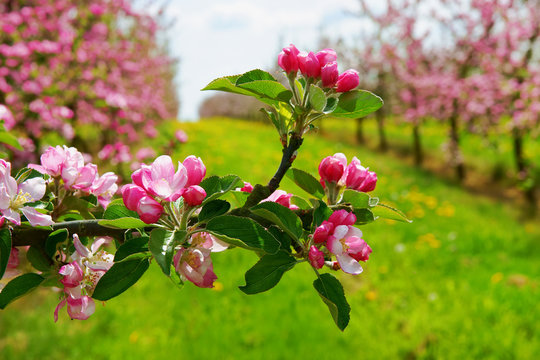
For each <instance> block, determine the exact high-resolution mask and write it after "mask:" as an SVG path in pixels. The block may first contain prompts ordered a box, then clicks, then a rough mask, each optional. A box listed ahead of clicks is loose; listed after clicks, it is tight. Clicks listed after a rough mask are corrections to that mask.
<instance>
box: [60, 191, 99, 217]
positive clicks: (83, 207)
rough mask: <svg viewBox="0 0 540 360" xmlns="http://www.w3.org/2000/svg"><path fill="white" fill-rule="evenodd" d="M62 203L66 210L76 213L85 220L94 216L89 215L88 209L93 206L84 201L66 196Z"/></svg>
mask: <svg viewBox="0 0 540 360" xmlns="http://www.w3.org/2000/svg"><path fill="white" fill-rule="evenodd" d="M62 203H63V204H64V205H65V207H66V208H67V209H70V210H76V211H78V212H79V213H80V214H81V215H82V216H83V217H84V218H85V219H93V218H94V216H93V215H92V214H91V213H90V211H89V209H92V208H94V207H95V206H94V205H93V204H92V203H89V202H88V201H86V200H83V199H81V198H79V197H76V196H66V197H65V198H64V200H62Z"/></svg>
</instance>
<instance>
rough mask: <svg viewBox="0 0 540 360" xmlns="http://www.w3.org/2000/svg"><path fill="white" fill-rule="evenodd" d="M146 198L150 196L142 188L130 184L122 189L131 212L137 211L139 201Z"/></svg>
mask: <svg viewBox="0 0 540 360" xmlns="http://www.w3.org/2000/svg"><path fill="white" fill-rule="evenodd" d="M145 196H148V194H147V193H146V191H144V189H143V188H141V187H140V186H137V185H134V184H128V185H124V187H123V188H122V199H124V204H125V205H126V207H127V208H128V209H129V210H132V211H137V206H138V205H139V201H140V200H141V199H142V198H143V197H145Z"/></svg>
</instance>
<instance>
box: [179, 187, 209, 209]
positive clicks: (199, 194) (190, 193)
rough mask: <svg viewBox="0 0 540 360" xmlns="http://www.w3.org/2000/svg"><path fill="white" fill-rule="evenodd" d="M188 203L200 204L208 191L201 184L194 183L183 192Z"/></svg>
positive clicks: (191, 204) (192, 204)
mask: <svg viewBox="0 0 540 360" xmlns="http://www.w3.org/2000/svg"><path fill="white" fill-rule="evenodd" d="M182 197H183V198H184V201H185V202H186V204H188V205H190V206H197V205H200V204H201V203H202V202H203V200H204V198H205V197H206V191H204V189H203V188H202V187H200V186H199V185H192V186H190V187H188V188H186V189H185V191H184V193H183V194H182Z"/></svg>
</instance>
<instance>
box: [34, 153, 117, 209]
mask: <svg viewBox="0 0 540 360" xmlns="http://www.w3.org/2000/svg"><path fill="white" fill-rule="evenodd" d="M40 160H41V165H37V164H30V165H28V167H29V168H31V169H34V170H37V171H39V172H40V173H42V174H46V175H49V176H50V177H52V178H53V179H54V180H55V182H56V181H60V180H62V182H63V184H64V188H65V189H66V190H68V191H72V192H77V191H79V192H81V193H83V194H91V195H95V196H96V197H97V199H98V202H99V204H100V205H101V206H103V207H104V208H106V207H107V205H108V204H109V203H110V201H111V198H112V197H113V195H114V194H116V192H117V191H118V185H117V184H116V182H117V181H118V176H116V175H115V174H114V173H112V172H107V173H105V174H103V175H101V176H99V173H98V168H97V166H96V165H95V164H92V163H85V159H84V156H83V154H82V153H80V152H79V151H78V150H77V149H75V148H73V147H67V146H65V145H64V146H56V147H52V146H51V147H49V148H48V149H47V150H46V151H45V153H43V155H41V158H40ZM42 180H43V179H42ZM42 196H43V195H42Z"/></svg>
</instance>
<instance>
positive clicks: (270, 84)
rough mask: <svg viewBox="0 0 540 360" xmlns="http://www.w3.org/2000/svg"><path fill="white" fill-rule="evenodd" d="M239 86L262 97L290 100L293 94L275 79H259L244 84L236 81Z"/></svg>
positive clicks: (282, 100)
mask: <svg viewBox="0 0 540 360" xmlns="http://www.w3.org/2000/svg"><path fill="white" fill-rule="evenodd" d="M236 84H237V86H238V87H240V88H242V89H246V90H249V91H251V92H252V93H254V94H256V95H257V96H259V97H260V98H261V100H262V99H268V100H274V101H281V102H285V103H287V102H289V100H291V98H292V96H293V94H292V92H291V91H290V90H288V89H287V88H286V87H285V86H283V85H282V84H280V83H278V82H276V81H275V80H257V81H251V82H246V83H242V84H238V82H237V83H236Z"/></svg>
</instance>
